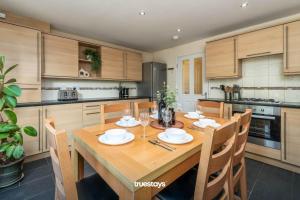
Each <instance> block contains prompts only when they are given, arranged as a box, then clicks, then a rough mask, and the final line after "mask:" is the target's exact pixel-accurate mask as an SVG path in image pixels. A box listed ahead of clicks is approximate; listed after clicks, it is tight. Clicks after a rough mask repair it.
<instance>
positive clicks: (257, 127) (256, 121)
mask: <svg viewBox="0 0 300 200" xmlns="http://www.w3.org/2000/svg"><path fill="white" fill-rule="evenodd" d="M248 142H251V143H254V144H258V145H263V146H266V147H270V148H274V149H280V116H271V115H257V114H253V115H252V118H251V125H250V130H249V137H248Z"/></svg>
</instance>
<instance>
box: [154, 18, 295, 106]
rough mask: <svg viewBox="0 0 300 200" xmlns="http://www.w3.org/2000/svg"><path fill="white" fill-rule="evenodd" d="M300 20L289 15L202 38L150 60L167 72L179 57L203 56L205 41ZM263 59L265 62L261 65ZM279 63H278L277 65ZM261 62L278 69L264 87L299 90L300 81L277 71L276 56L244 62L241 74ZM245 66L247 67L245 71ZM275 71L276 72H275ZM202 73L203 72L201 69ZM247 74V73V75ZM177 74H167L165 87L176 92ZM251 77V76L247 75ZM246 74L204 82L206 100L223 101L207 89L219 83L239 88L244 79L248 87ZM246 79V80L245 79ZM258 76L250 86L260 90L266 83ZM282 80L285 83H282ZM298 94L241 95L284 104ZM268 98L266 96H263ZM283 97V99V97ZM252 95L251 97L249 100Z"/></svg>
mask: <svg viewBox="0 0 300 200" xmlns="http://www.w3.org/2000/svg"><path fill="white" fill-rule="evenodd" d="M299 19H300V13H299V14H297V15H292V16H288V17H285V18H280V19H277V20H273V21H270V22H267V23H263V24H259V25H255V26H251V27H247V28H243V29H239V30H236V31H233V32H229V33H224V34H221V35H217V36H213V37H210V38H205V39H201V40H198V41H194V42H191V43H187V44H184V45H180V46H176V47H173V48H168V49H164V50H160V51H156V52H153V60H154V61H157V62H163V63H166V64H167V65H168V68H170V67H175V68H176V65H177V59H178V57H181V56H185V55H191V54H196V53H204V51H205V43H206V42H207V41H211V40H216V39H220V38H224V37H229V36H234V35H238V34H241V33H245V32H249V31H253V30H257V29H261V28H265V27H270V26H274V25H278V24H283V23H286V22H290V21H293V20H299ZM264 59H265V61H264ZM280 59H281V61H279V60H280ZM260 62H270V63H272V62H274V63H277V65H276V66H275V67H274V71H273V70H269V71H268V74H267V73H265V74H264V76H266V77H268V81H267V82H268V85H267V86H272V84H273V85H274V86H276V87H279V86H280V87H285V86H289V85H291V86H293V85H297V86H298V87H299V86H300V79H299V76H283V75H282V72H281V71H280V72H279V71H278V70H281V69H282V55H281V57H280V56H279V57H278V56H271V57H266V58H264V57H261V59H260V58H258V59H254V60H251V59H249V60H245V61H244V62H243V67H242V68H243V69H244V68H245V69H244V70H248V69H249V70H250V71H251V69H250V68H251V67H248V66H247V65H251V66H253V67H254V68H255V66H260ZM245 66H246V67H245ZM270 67H272V66H271V65H266V69H267V68H268V69H269V68H270ZM204 68H205V63H204ZM275 68H276V69H275ZM204 70H205V69H204ZM249 70H248V71H249ZM276 70H277V72H278V73H280V75H278V74H277V75H275V76H273V75H272V74H273V73H277V72H276ZM176 73H177V72H176V70H173V71H168V85H169V86H170V87H171V88H173V89H175V88H176V76H177V75H176ZM249 73H250V72H249ZM247 74H248V72H247V71H245V73H244V74H243V79H233V80H232V79H223V80H217V81H207V80H204V90H203V91H204V92H208V93H209V97H212V98H213V97H223V95H221V94H222V93H221V92H220V91H218V90H214V91H212V90H211V89H210V88H211V86H216V85H218V86H219V85H220V83H222V84H225V85H226V84H227V85H232V84H233V83H236V84H240V85H241V86H242V83H243V81H244V79H245V85H247V81H246V80H247V78H248V77H247V76H248V75H247ZM245 75H246V77H245ZM259 75H260V74H258V76H254V77H255V78H254V80H253V83H255V84H256V85H261V86H260V87H262V86H263V82H262V80H263V81H264V80H266V79H264V78H265V77H264V78H261V77H260V76H259ZM283 77H284V81H282V79H283ZM299 93H300V91H299V90H294V91H292V90H286V91H280V90H275V91H269V90H267V91H262V90H260V91H258V90H257V91H256V92H254V91H244V95H245V97H261V98H262V97H266V98H276V99H277V100H284V101H298V102H299V101H300V97H299ZM266 94H267V95H266ZM283 94H284V95H283ZM252 95H254V96H252Z"/></svg>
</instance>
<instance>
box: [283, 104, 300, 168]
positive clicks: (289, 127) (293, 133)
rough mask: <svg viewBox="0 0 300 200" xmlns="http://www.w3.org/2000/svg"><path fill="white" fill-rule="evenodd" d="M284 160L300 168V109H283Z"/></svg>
mask: <svg viewBox="0 0 300 200" xmlns="http://www.w3.org/2000/svg"><path fill="white" fill-rule="evenodd" d="M281 117H282V120H281V152H282V160H283V161H285V162H288V163H290V164H293V165H298V166H300V151H299V150H300V128H299V122H300V109H292V108H282V109H281Z"/></svg>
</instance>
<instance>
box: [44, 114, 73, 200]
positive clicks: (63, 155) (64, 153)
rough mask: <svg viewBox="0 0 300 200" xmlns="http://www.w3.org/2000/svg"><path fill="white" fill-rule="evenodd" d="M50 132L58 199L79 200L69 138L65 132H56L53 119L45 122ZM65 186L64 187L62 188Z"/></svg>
mask: <svg viewBox="0 0 300 200" xmlns="http://www.w3.org/2000/svg"><path fill="white" fill-rule="evenodd" d="M45 127H46V129H47V131H48V136H49V140H51V141H52V142H50V143H49V145H50V155H51V160H52V166H53V170H54V175H55V180H56V181H55V182H56V197H57V198H58V199H64V197H65V199H66V200H77V199H78V196H77V189H76V182H75V177H74V174H73V170H72V162H71V157H70V153H69V146H68V136H67V133H66V131H65V130H61V131H57V130H55V128H54V127H55V126H54V121H53V119H46V120H45ZM62 186H63V187H62Z"/></svg>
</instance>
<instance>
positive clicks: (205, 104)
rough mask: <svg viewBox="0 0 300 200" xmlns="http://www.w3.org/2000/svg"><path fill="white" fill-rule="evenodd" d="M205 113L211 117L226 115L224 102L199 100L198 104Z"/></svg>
mask: <svg viewBox="0 0 300 200" xmlns="http://www.w3.org/2000/svg"><path fill="white" fill-rule="evenodd" d="M197 106H199V108H200V110H201V111H202V112H203V114H204V115H207V116H211V117H220V118H223V117H224V102H215V101H202V100H201V101H199V102H198V105H197Z"/></svg>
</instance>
